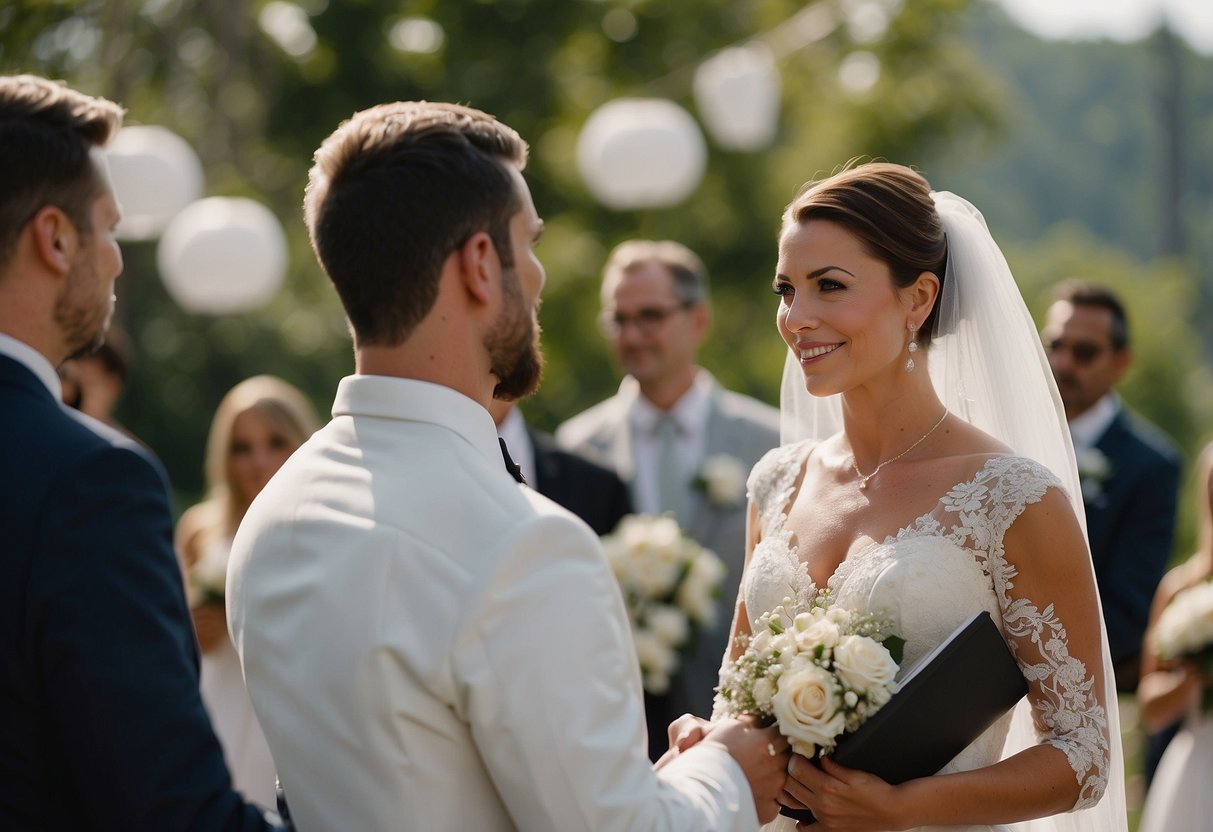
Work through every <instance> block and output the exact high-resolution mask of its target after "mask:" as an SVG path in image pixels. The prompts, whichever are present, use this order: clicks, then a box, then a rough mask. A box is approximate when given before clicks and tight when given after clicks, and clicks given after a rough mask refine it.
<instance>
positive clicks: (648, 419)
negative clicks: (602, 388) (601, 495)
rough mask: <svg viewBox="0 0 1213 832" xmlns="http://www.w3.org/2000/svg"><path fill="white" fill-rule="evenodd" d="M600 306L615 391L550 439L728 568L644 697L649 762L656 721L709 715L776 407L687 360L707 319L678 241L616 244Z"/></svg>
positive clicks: (690, 261)
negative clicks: (708, 615)
mask: <svg viewBox="0 0 1213 832" xmlns="http://www.w3.org/2000/svg"><path fill="white" fill-rule="evenodd" d="M602 308H603V311H602V319H601V323H602V329H603V333H604V334H605V335H606V336H607V338H608V340H609V341H610V343H611V347H612V349H613V350H614V352H615V357H616V359H617V360H618V362H619V364H620V366H621V367H622V368H623V370H624V371H625V372H626V373H627V374H628V375H627V376H626V377H625V378H624V380H623V383H622V384H621V385H620V387H619V392H618V393H617V394H616V395H614V396H612V397H611V398H609V399H607V400H606V401H603V402H600V403H598V404H597V405H595V406H593V407H591V408H590V409H589V410H586V411H585V412H583V413H581V414H579V415H577V416H574V417H573V418H572V419H570V420H569V421H567V422H565V423H564V424H563V425H561V426H560V428H559V430H557V432H556V438H557V441H558V442H559V443H560V444H561V445H562V446H564V447H566V448H568V449H569V450H572V451H575V452H577V453H581V454H584V455H585V456H587V457H589V458H591V459H594V460H596V461H598V462H600V463H602V464H603V465H607V466H609V467H610V468H612V469H614V470H615V472H616V473H617V474H619V476H620V478H621V479H622V480H623V481H624V482H625V483H627V484H628V487H629V489H630V491H631V495H632V505H633V506H634V507H635V508H636V510H637V511H640V512H643V513H646V514H659V513H661V512H664V511H669V510H673V511H675V513H676V515H677V517H678V521H679V523H680V525H682V527H683V529H684V531H686V532H687V534H689V535H690V536H691V537H692V538H693V539H694V540H696V541H697V542H698V543H700V544H701V545H703V546H706V547H707V548H709V549H711V550H712V551H714V552H715V553H716V554H717V555H719V556H720V558H721V559H722V560H723V561H724V563H725V565H726V566H727V567H728V573H727V576H726V578H725V580H724V584H723V586H722V587H721V593H720V601H719V607H718V615H717V620H716V623H715V625H714V626H711V627H708V628H705V630H704V631H703V632H702V633H700V635H699V638H698V639H697V641H696V643H695V645H694V647H693V652H691V653H690V655H688V656H686V657H685V658H684V664H683V667H682V668H681V670H680V671H679V673H678V674H677V676H676V677H675V678H674V680H673V683H672V685H671V688H670V690H669V691H668V692H667V693H666V694H665V695H664V696H660V697H650V699H649V708H650V711H651V719H650V726H651V727H650V734H652V735H653V736H651V737H650V740H651V741H652V742H651V746H650V753H651V754H652V755H653V756H654V758H656V756H657V755H659V754H660V753H661V752H662V751H663V750H664V736H663V732H661V731H660V730H659V729H660V726H662V725H665V724H666V723H668V722H669V721H670V720H672V719H674V718H675V717H677V716H678V715H680V714H682V713H684V712H689V713H693V714H696V715H699V716H706V715H707V714H709V713H710V712H711V708H712V697H713V691H714V689H715V687H716V684H717V676H718V671H719V669H720V662H721V658H722V657H723V654H724V651H725V648H726V647H727V646H728V638H729V626H730V624H731V622H732V617H733V616H732V612H733V607H734V604H735V603H736V601H737V590H738V587H739V585H740V581H741V573H742V569H743V567H744V565H745V522H746V493H745V485H746V478H747V476H748V475H749V473H750V469H751V468H752V467H754V464H755V463H756V462H758V460H759V459H761V458H762V455H763V454H765V453H766V452H767V451H769V450H770V449H771V448H773V447H775V446H776V445H778V444H779V411H778V410H776V409H775V408H773V407H771V406H770V405H767V404H764V403H763V402H760V401H757V400H755V399H752V398H750V397H748V396H743V395H741V394H739V393H734V392H732V391H729V390H726V389H725V388H724V387H722V386H721V385H720V384H719V383H717V382H716V380H715V379H713V378H712V376H711V375H710V374H709V373H708V372H707V371H706V370H704V369H702V368H700V367H698V366H697V365H696V356H697V352H698V348H699V345H700V343H701V342H702V341H703V338H704V337H705V335H706V334H707V331H708V327H709V324H710V319H711V313H710V308H709V305H708V276H707V270H706V269H705V268H704V265H703V263H702V261H701V260H700V259H699V257H698V256H696V255H695V253H694V252H692V251H691V250H690V249H688V248H687V247H686V246H684V245H682V244H680V243H676V242H672V241H668V240H666V241H651V240H629V241H627V242H625V243H622V244H620V245H619V246H618V247H616V248H615V250H614V251H613V252H612V253H611V256H610V258H609V259H608V261H607V264H606V267H605V268H604V269H603V280H602ZM662 419H672V420H674V421H675V422H676V423H677V434H678V437H677V441H676V445H675V447H676V449H677V471H676V473H675V477H676V480H677V489H678V492H681V493H677V492H675V493H673V494H672V496H674V497H675V500H674V504H670V502H669V501H668V499H667V498H666V495H665V494H663V493H662V492H661V489H659V487H658V480H659V476H660V475H659V473H658V470H657V469H658V466H659V462H658V460H659V458H660V456H661V453H662V452H661V448H660V444H661V443H660V440H659V439H658V437H657V435H656V433H657V426H658V424H659V422H660V420H662Z"/></svg>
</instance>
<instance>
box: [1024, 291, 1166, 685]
mask: <svg viewBox="0 0 1213 832" xmlns="http://www.w3.org/2000/svg"><path fill="white" fill-rule="evenodd" d="M1041 339H1042V340H1043V341H1044V345H1045V350H1046V352H1048V354H1049V364H1050V365H1051V366H1052V368H1053V377H1054V378H1055V379H1056V380H1057V389H1058V392H1059V393H1060V394H1061V400H1062V404H1063V405H1064V406H1065V410H1066V419H1067V420H1068V421H1069V423H1070V433H1071V435H1072V436H1073V438H1074V450H1075V452H1076V453H1077V456H1078V471H1079V475H1080V477H1081V479H1082V490H1083V502H1084V503H1085V504H1086V514H1087V534H1088V536H1089V538H1090V541H1091V557H1092V559H1093V560H1094V564H1095V576H1096V580H1097V581H1098V584H1099V594H1100V598H1101V600H1102V602H1103V611H1104V622H1105V624H1106V626H1107V629H1108V644H1109V646H1110V648H1111V651H1112V663H1113V665H1114V666H1115V670H1116V687H1117V689H1118V690H1120V691H1122V692H1133V691H1135V690H1136V689H1137V679H1138V676H1139V665H1140V660H1141V649H1142V637H1143V635H1144V634H1145V629H1146V620H1147V618H1148V616H1149V611H1150V601H1151V599H1152V598H1153V597H1154V590H1155V589H1156V588H1157V587H1158V582H1159V581H1160V580H1161V579H1162V575H1163V572H1164V570H1165V569H1166V565H1167V561H1168V559H1169V558H1170V556H1171V541H1172V536H1173V533H1174V524H1175V506H1176V497H1177V492H1178V489H1179V468H1180V462H1179V455H1178V453H1177V452H1176V450H1175V448H1174V447H1173V446H1172V444H1171V442H1170V441H1169V440H1167V439H1166V437H1164V436H1163V435H1162V433H1161V432H1160V431H1159V430H1158V429H1157V428H1155V427H1154V426H1153V425H1149V424H1147V423H1145V422H1144V421H1143V420H1142V419H1141V418H1139V417H1137V416H1136V415H1134V414H1132V413H1130V412H1129V411H1128V409H1127V408H1126V407H1125V406H1124V404H1123V402H1121V400H1120V397H1119V396H1117V395H1116V392H1115V391H1114V389H1113V388H1114V386H1115V385H1116V383H1117V382H1119V381H1120V379H1121V378H1122V377H1123V376H1124V374H1125V372H1126V371H1127V370H1128V369H1129V365H1130V364H1131V363H1132V361H1133V354H1132V350H1131V349H1130V347H1129V329H1128V322H1127V319H1126V316H1125V310H1124V306H1123V304H1121V302H1120V299H1119V298H1117V297H1116V295H1115V294H1113V293H1112V292H1111V291H1110V290H1109V289H1107V288H1106V287H1104V286H1100V285H1098V284H1094V283H1089V282H1084V281H1066V282H1064V283H1061V284H1059V285H1058V286H1057V288H1056V289H1055V291H1054V301H1053V305H1052V306H1051V307H1050V308H1049V311H1048V314H1047V315H1046V318H1045V326H1044V329H1043V331H1042V333H1041Z"/></svg>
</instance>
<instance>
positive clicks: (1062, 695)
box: [899, 456, 1110, 809]
mask: <svg viewBox="0 0 1213 832" xmlns="http://www.w3.org/2000/svg"><path fill="white" fill-rule="evenodd" d="M1050 487H1053V488H1060V487H1061V484H1060V482H1059V481H1058V480H1057V478H1056V477H1055V476H1054V475H1053V474H1052V472H1050V471H1049V470H1048V469H1046V468H1044V466H1042V465H1039V464H1038V463H1036V462H1033V461H1032V460H1028V459H1024V458H1022V457H1010V456H1003V457H995V458H993V459H991V460H990V461H989V462H988V463H986V465H985V466H984V467H983V468H982V469H981V471H979V472H978V474H977V476H976V477H974V478H973V479H972V480H971V481H969V482H967V483H962V484H960V485H957V486H956V487H954V488H953V489H952V490H950V491H949V492H948V493H947V494H946V495H945V496H944V497H943V498H942V499H941V500H940V508H942V509H943V511H944V512H946V513H947V514H948V515H951V516H952V517H954V518H955V521H956V522H955V524H954V525H953V526H952V527H951V529H950V531H949V532H948V533H947V534H946V537H948V538H949V539H951V540H952V541H953V542H955V543H956V544H958V545H967V546H968V547H969V548H971V549H972V550H973V553H974V556H975V557H976V558H977V559H978V562H979V563H980V562H981V561H982V560H983V559H984V567H983V568H984V569H985V571H986V573H987V574H988V575H989V576H990V579H991V580H992V582H993V584H994V591H995V593H996V594H997V596H998V603H999V606H1000V607H1001V608H1002V617H1003V625H1004V627H1005V629H1006V633H1007V635H1008V636H1010V637H1011V646H1012V652H1013V653H1014V654H1015V657H1016V659H1017V661H1018V662H1019V664H1020V667H1021V668H1022V669H1023V672H1024V676H1025V677H1026V678H1027V680H1028V681H1029V682H1038V683H1039V690H1040V694H1041V695H1040V696H1039V698H1037V699H1035V700H1034V702H1033V707H1034V708H1035V709H1036V712H1037V717H1038V719H1039V720H1040V722H1041V724H1043V726H1044V727H1045V728H1046V730H1047V731H1048V735H1047V736H1046V737H1045V742H1047V743H1048V744H1050V745H1052V746H1054V747H1056V748H1057V749H1059V750H1060V751H1062V752H1063V753H1064V754H1065V755H1066V759H1067V760H1068V761H1069V763H1070V767H1071V768H1072V769H1074V774H1075V776H1076V777H1077V779H1078V784H1079V797H1078V802H1077V803H1076V804H1075V805H1074V809H1084V808H1087V807H1089V806H1094V805H1095V804H1096V803H1098V802H1099V798H1100V797H1101V796H1102V795H1103V792H1104V788H1105V787H1106V785H1107V782H1108V771H1107V768H1108V761H1109V755H1110V752H1109V747H1108V735H1107V731H1108V721H1107V713H1106V712H1105V710H1104V707H1103V705H1101V704H1100V703H1099V701H1098V699H1097V698H1096V697H1095V694H1094V686H1095V678H1094V676H1092V675H1091V674H1089V673H1088V672H1087V668H1086V665H1085V664H1084V663H1083V662H1081V661H1080V660H1078V659H1076V658H1074V657H1073V656H1071V655H1070V652H1069V645H1068V642H1067V637H1066V629H1065V626H1064V625H1063V624H1062V622H1061V621H1060V620H1059V619H1058V618H1057V616H1056V615H1055V614H1054V610H1053V605H1052V604H1048V605H1047V606H1046V607H1045V608H1044V610H1043V611H1042V610H1040V609H1039V608H1037V606H1036V605H1035V604H1034V603H1033V602H1032V601H1031V600H1030V599H1028V598H1014V597H1012V594H1011V590H1012V589H1013V588H1014V586H1015V583H1014V579H1015V577H1016V575H1017V574H1018V571H1017V570H1016V568H1015V566H1014V565H1013V564H1011V563H1009V562H1007V560H1006V556H1005V552H1004V549H1003V535H1004V534H1005V533H1006V530H1007V529H1008V528H1010V526H1011V523H1013V522H1014V521H1015V519H1016V518H1017V517H1018V516H1019V515H1020V514H1022V513H1023V510H1024V509H1025V508H1026V507H1027V506H1028V505H1030V504H1032V503H1036V502H1039V501H1040V499H1041V498H1042V497H1043V496H1044V494H1045V492H1046V491H1047V490H1048V489H1049V488H1050ZM932 522H934V521H932ZM926 525H927V524H923V523H922V521H921V520H920V523H919V524H918V526H916V528H925V527H926ZM940 525H941V524H940ZM938 528H939V525H936V526H934V529H935V530H937V529H938ZM909 533H921V532H918V531H915V532H910V530H905V531H903V532H902V534H909ZM902 534H899V537H901V536H902ZM1027 643H1031V644H1032V645H1034V646H1035V648H1036V650H1037V652H1038V653H1039V656H1038V658H1037V657H1032V656H1028V655H1025V653H1027V652H1028V651H1027V650H1026V649H1025V647H1026V644H1027Z"/></svg>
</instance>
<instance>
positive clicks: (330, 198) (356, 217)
mask: <svg viewBox="0 0 1213 832" xmlns="http://www.w3.org/2000/svg"><path fill="white" fill-rule="evenodd" d="M526 158H527V145H526V142H524V141H523V140H522V139H521V138H520V137H519V136H518V134H517V133H516V132H514V130H512V129H511V128H509V127H507V126H506V125H504V124H502V123H500V122H498V121H497V120H496V119H494V118H493V117H492V116H490V115H486V114H485V113H482V112H480V111H479V110H474V109H472V108H470V107H463V106H460V105H458V104H442V103H429V102H425V101H415V102H414V101H409V102H396V103H392V104H381V105H379V106H377V107H372V108H370V109H369V110H363V111H362V112H359V113H356V114H355V115H354V116H353V117H352V118H350V119H349V120H348V121H346V122H344V123H342V124H341V126H339V127H338V128H337V129H336V130H335V131H334V132H333V134H332V135H331V136H329V137H328V138H327V139H325V140H324V142H323V144H321V145H320V149H319V150H317V151H316V158H315V164H314V165H313V166H312V170H311V173H310V175H309V179H308V185H307V193H306V195H305V197H304V213H305V217H306V221H307V227H308V233H309V234H310V235H311V240H312V247H313V248H314V249H315V251H316V256H317V257H318V258H319V260H320V263H321V265H322V266H323V267H324V270H325V272H327V274H328V276H329V279H331V280H332V281H333V285H334V286H335V287H336V289H337V294H338V295H339V296H340V298H341V303H342V305H343V306H344V307H345V313H346V316H347V317H348V318H349V321H350V326H351V328H352V329H353V331H354V340H355V343H358V344H380V345H390V344H398V343H400V342H402V341H404V340H405V339H407V338H408V336H409V335H410V334H411V333H412V331H413V329H414V328H415V327H416V326H417V324H418V323H419V322H420V321H421V320H422V319H423V318H425V316H426V315H427V314H429V311H430V309H432V308H433V305H434V301H435V299H436V298H437V296H438V278H439V275H440V274H441V271H442V264H443V262H444V261H445V260H446V258H447V256H448V255H450V253H451V252H452V251H455V250H456V249H457V248H458V247H459V246H461V245H462V244H463V243H464V242H466V241H467V239H468V238H469V237H470V236H472V234H474V233H476V232H477V231H486V232H487V233H488V235H489V237H490V238H491V239H492V241H493V245H494V246H495V247H496V249H497V255H498V257H500V258H501V261H502V263H503V265H505V266H507V267H508V266H512V265H513V259H514V258H513V249H512V247H511V245H510V234H509V223H510V218H511V217H512V216H513V215H514V214H515V213H517V212H518V211H519V210H520V208H521V203H520V201H519V197H518V193H517V190H516V187H515V185H514V181H513V179H512V178H511V176H510V173H509V171H508V169H507V168H506V165H507V164H511V165H514V166H515V167H517V168H518V169H519V170H522V169H523V168H524V167H525V166H526Z"/></svg>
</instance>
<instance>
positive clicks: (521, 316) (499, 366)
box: [484, 269, 543, 401]
mask: <svg viewBox="0 0 1213 832" xmlns="http://www.w3.org/2000/svg"><path fill="white" fill-rule="evenodd" d="M502 286H503V289H504V293H505V306H504V308H503V309H502V310H501V314H500V315H499V316H498V317H497V321H496V323H495V325H494V326H493V331H492V332H490V333H489V334H488V335H487V336H485V340H484V346H485V349H487V350H488V351H489V361H490V368H489V369H490V371H491V372H492V373H493V375H495V376H497V387H496V388H494V390H493V398H495V399H502V400H504V401H514V400H516V399H521V398H523V397H524V396H529V395H530V394H531V393H534V392H535V390H536V388H538V387H539V379H540V378H541V377H542V375H543V352H542V351H541V349H540V347H539V327H538V326H537V325H536V324H535V317H534V314H533V313H532V312H531V310H530V309H528V308H527V305H526V304H525V303H524V302H523V300H522V286H521V284H520V283H519V280H518V273H517V272H516V271H514V270H513V269H505V270H504V271H503V273H502Z"/></svg>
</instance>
